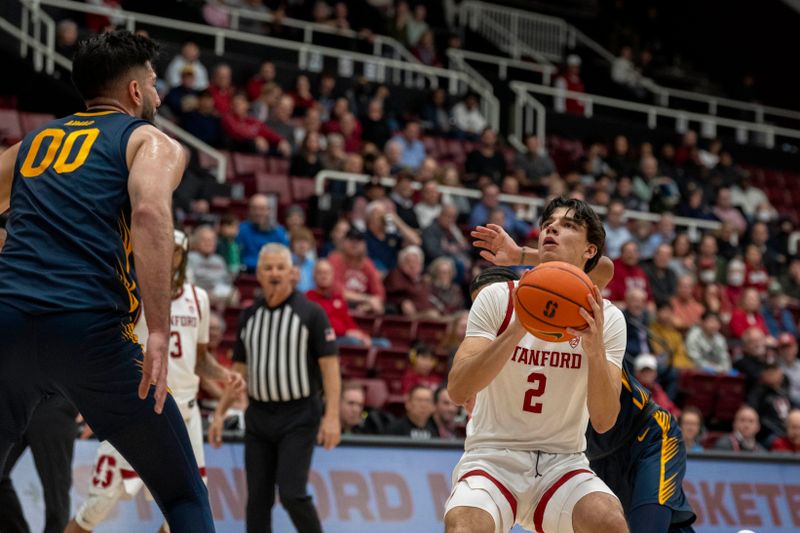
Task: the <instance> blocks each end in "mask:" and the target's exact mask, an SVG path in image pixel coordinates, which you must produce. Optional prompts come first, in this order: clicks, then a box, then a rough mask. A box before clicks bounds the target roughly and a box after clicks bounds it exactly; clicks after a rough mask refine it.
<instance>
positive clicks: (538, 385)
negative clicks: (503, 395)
mask: <svg viewBox="0 0 800 533" xmlns="http://www.w3.org/2000/svg"><path fill="white" fill-rule="evenodd" d="M528 383H531V384H532V385H533V388H530V389H528V390H526V391H525V401H523V402H522V410H523V411H527V412H529V413H541V412H542V404H541V403H536V402H534V401H533V399H534V398H539V397H540V396H542V395H543V394H544V387H545V385H547V376H545V375H544V374H540V373H538V372H534V373H533V374H531V375H529V376H528Z"/></svg>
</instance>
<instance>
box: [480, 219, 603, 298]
mask: <svg viewBox="0 0 800 533" xmlns="http://www.w3.org/2000/svg"><path fill="white" fill-rule="evenodd" d="M471 235H472V237H473V238H474V239H475V241H474V242H473V243H472V245H473V246H475V247H476V248H480V249H481V252H480V254H481V257H482V258H484V259H486V260H487V261H489V262H490V263H492V264H494V265H497V266H536V265H538V264H539V250H537V249H536V248H530V247H528V246H519V245H518V244H517V243H516V242H514V239H512V238H511V236H510V235H509V234H508V233H506V230H504V229H503V227H502V226H498V225H497V224H487V225H485V226H477V227H476V228H475V229H474V230H472V232H471ZM588 275H589V279H591V280H592V281H593V282H594V283H595V285H597V286H598V287H600V289H601V290H603V289H605V288H606V286H607V285H608V283H609V282H610V281H611V278H613V277H614V263H613V262H612V261H611V259H609V258H608V257H606V256H603V257H601V258H600V261H599V262H598V263H597V266H595V267H594V268H593V269H592V271H591V272H589V273H588Z"/></svg>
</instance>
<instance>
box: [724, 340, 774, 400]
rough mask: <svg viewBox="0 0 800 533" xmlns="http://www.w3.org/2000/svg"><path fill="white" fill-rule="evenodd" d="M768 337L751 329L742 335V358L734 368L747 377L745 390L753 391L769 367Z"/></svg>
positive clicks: (734, 364)
mask: <svg viewBox="0 0 800 533" xmlns="http://www.w3.org/2000/svg"><path fill="white" fill-rule="evenodd" d="M767 356H768V353H767V337H766V335H764V332H763V331H761V330H760V329H758V328H749V329H747V330H745V332H744V333H743V334H742V356H741V357H740V358H739V359H737V360H736V362H735V363H733V368H735V369H736V370H738V371H739V372H741V373H742V374H743V375H744V377H745V380H746V381H745V388H746V389H747V391H748V392H749V391H751V390H752V389H753V387H755V385H756V383H758V382H759V380H760V379H761V372H762V371H763V370H764V368H765V367H766V366H767V363H768V362H769V361H768V357H767Z"/></svg>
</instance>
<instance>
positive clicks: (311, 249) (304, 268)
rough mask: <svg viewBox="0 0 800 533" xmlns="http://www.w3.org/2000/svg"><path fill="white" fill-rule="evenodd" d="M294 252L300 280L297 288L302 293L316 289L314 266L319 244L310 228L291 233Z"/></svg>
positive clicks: (298, 229)
mask: <svg viewBox="0 0 800 533" xmlns="http://www.w3.org/2000/svg"><path fill="white" fill-rule="evenodd" d="M289 240H290V243H291V250H292V264H293V265H294V267H295V268H296V269H297V273H298V276H299V277H298V279H297V283H296V285H295V288H296V289H297V290H298V291H300V292H307V291H310V290H311V289H312V288H313V287H314V265H315V264H316V261H317V253H316V248H317V242H316V240H315V239H314V235H313V234H312V233H311V230H309V229H308V228H296V229H293V230H291V231H290V232H289Z"/></svg>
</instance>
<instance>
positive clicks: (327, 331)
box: [233, 291, 337, 402]
mask: <svg viewBox="0 0 800 533" xmlns="http://www.w3.org/2000/svg"><path fill="white" fill-rule="evenodd" d="M336 354H337V349H336V334H335V333H334V332H333V329H332V328H331V325H330V323H329V322H328V317H327V315H326V314H325V311H323V309H322V308H321V307H320V306H319V305H317V304H316V303H314V302H311V301H309V300H307V299H306V297H305V296H303V295H302V294H300V293H299V292H296V291H295V292H293V293H292V294H291V296H289V298H287V299H286V300H285V301H284V302H283V303H282V304H280V305H279V306H278V307H275V308H271V307H269V306H268V305H267V303H266V301H265V300H263V299H259V300H256V302H255V303H254V304H253V305H252V306H251V307H249V308H247V309H245V310H244V311H243V312H242V316H241V318H240V320H239V332H238V337H237V340H236V347H235V349H234V351H233V360H234V361H237V362H240V363H246V364H247V392H248V394H249V396H250V397H251V398H253V399H254V400H258V401H261V402H287V401H291V400H299V399H301V398H308V397H309V396H314V395H317V394H319V392H320V390H321V388H322V376H321V373H320V369H319V362H318V359H319V358H320V357H324V356H328V355H336Z"/></svg>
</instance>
